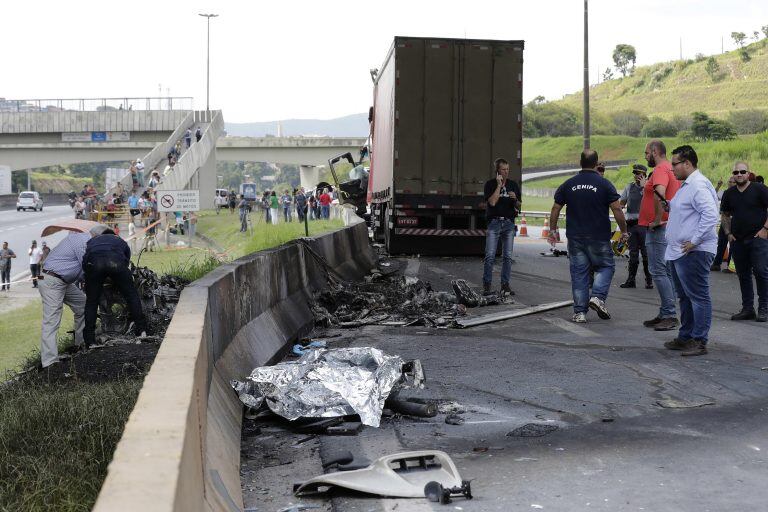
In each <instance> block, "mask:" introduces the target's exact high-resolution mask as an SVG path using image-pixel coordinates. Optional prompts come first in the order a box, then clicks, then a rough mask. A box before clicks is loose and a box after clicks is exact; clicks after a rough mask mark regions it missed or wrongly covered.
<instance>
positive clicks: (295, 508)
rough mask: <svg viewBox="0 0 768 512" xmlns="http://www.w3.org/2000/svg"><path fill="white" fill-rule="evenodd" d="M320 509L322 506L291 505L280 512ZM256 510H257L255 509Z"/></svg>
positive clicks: (279, 511)
mask: <svg viewBox="0 0 768 512" xmlns="http://www.w3.org/2000/svg"><path fill="white" fill-rule="evenodd" d="M318 508H320V505H304V504H302V503H299V504H298V505H290V506H288V507H285V508H281V509H280V510H278V512H302V511H304V510H316V509H318ZM253 510H256V509H253Z"/></svg>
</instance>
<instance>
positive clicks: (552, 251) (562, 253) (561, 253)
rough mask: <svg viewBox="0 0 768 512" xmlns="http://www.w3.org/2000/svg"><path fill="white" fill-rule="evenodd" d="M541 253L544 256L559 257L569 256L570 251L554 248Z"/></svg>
mask: <svg viewBox="0 0 768 512" xmlns="http://www.w3.org/2000/svg"><path fill="white" fill-rule="evenodd" d="M539 254H541V255H542V256H553V257H555V258H559V257H560V256H568V251H561V250H560V249H555V248H552V249H550V250H549V252H542V253H539Z"/></svg>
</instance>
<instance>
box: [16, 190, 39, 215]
mask: <svg viewBox="0 0 768 512" xmlns="http://www.w3.org/2000/svg"><path fill="white" fill-rule="evenodd" d="M21 210H25V211H26V210H35V211H36V212H37V211H40V212H41V211H43V199H42V198H41V197H40V194H38V193H37V192H34V191H24V192H21V193H20V194H19V197H18V199H16V211H17V212H19V211H21Z"/></svg>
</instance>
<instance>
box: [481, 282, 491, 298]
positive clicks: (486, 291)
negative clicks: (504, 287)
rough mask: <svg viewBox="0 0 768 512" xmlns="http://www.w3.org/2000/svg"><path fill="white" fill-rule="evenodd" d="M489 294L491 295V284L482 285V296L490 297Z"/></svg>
mask: <svg viewBox="0 0 768 512" xmlns="http://www.w3.org/2000/svg"><path fill="white" fill-rule="evenodd" d="M491 293H493V290H491V283H483V295H490V294H491Z"/></svg>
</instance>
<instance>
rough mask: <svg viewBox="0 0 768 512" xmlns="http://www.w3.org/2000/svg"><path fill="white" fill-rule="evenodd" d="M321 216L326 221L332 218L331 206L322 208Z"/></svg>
mask: <svg viewBox="0 0 768 512" xmlns="http://www.w3.org/2000/svg"><path fill="white" fill-rule="evenodd" d="M320 216H321V217H322V218H324V219H327V218H328V217H330V216H331V207H330V206H320Z"/></svg>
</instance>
